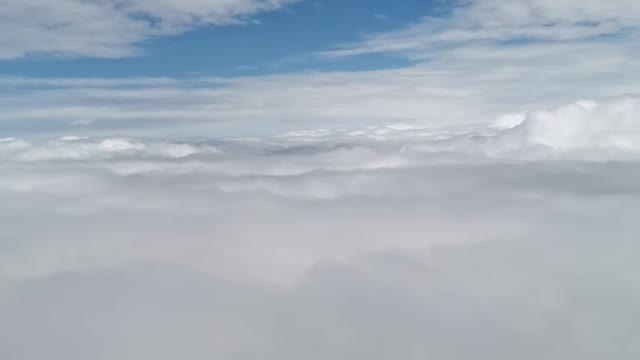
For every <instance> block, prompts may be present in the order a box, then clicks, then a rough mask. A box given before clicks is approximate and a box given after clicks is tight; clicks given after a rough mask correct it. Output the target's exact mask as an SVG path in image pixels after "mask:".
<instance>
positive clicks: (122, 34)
mask: <svg viewBox="0 0 640 360" xmlns="http://www.w3.org/2000/svg"><path fill="white" fill-rule="evenodd" d="M293 1H295V0H186V1H184V0H183V1H174V0H152V1H147V0H127V1H114V0H99V1H81V0H59V1H55V2H51V1H47V0H32V1H28V2H24V1H16V0H4V1H3V2H2V6H1V7H0V33H3V34H11V35H10V36H3V37H2V38H0V59H2V58H4V59H12V58H20V57H24V56H27V55H33V54H45V55H65V56H69V55H70V56H88V57H107V58H117V57H124V56H132V55H135V54H137V53H139V52H140V50H139V48H138V45H139V44H140V43H141V42H142V41H144V40H146V39H148V38H150V37H153V36H163V35H173V34H178V33H180V32H183V31H187V30H189V29H191V28H193V27H195V26H198V25H225V24H231V23H242V22H245V21H246V18H247V17H248V16H252V15H255V14H257V13H259V12H263V11H269V10H274V9H277V8H280V7H282V6H284V5H286V4H288V3H291V2H293Z"/></svg>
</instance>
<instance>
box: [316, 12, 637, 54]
mask: <svg viewBox="0 0 640 360" xmlns="http://www.w3.org/2000/svg"><path fill="white" fill-rule="evenodd" d="M639 25H640V5H638V3H637V2H636V1H633V0H614V1H607V2H602V1H598V0H587V1H574V0H560V1H551V0H534V1H525V0H515V1H509V2H504V1H499V0H476V1H470V2H467V3H465V4H463V5H460V6H459V7H458V8H456V9H454V10H453V11H452V13H451V14H450V15H449V16H447V17H446V18H434V17H425V18H423V19H422V20H421V21H419V22H417V23H416V24H413V25H410V26H408V27H406V28H404V29H400V30H396V31H391V32H387V33H381V34H373V35H370V36H369V37H367V38H366V39H365V40H364V41H362V42H360V43H354V44H348V45H344V46H342V47H340V48H337V49H334V50H330V51H326V52H322V53H320V55H321V56H324V57H329V58H331V57H347V56H355V55H363V54H371V53H405V54H409V55H410V56H412V57H416V56H417V57H422V56H429V55H428V54H429V53H433V52H434V50H435V51H437V50H438V48H440V47H442V46H445V47H448V46H452V45H456V46H460V45H461V44H465V43H473V42H508V41H511V42H513V41H522V42H526V41H552V42H556V41H584V40H588V39H593V38H597V37H599V36H606V35H628V34H629V33H630V32H635V31H636V30H637V28H638V26H639Z"/></svg>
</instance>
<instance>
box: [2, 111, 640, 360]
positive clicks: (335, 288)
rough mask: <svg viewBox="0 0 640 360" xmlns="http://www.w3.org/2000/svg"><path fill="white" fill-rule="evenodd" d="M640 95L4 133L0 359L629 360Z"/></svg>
mask: <svg viewBox="0 0 640 360" xmlns="http://www.w3.org/2000/svg"><path fill="white" fill-rule="evenodd" d="M636 104H637V100H634V99H622V100H613V101H608V102H602V103H599V104H598V103H595V102H593V101H581V102H578V103H575V104H569V105H566V106H562V107H560V108H557V109H550V110H539V111H531V112H529V113H528V114H523V115H521V116H520V117H519V119H517V121H514V120H512V121H510V122H509V127H505V126H503V127H497V126H493V127H492V126H473V127H472V126H437V127H417V126H414V125H408V124H396V125H387V126H376V127H365V128H361V129H349V130H323V129H316V130H308V131H293V132H289V133H284V134H282V135H278V136H271V137H259V138H235V139H234V138H226V139H224V138H219V139H214V138H197V139H194V138H185V139H180V140H179V139H176V138H173V139H171V140H167V139H162V138H160V139H158V138H156V139H154V138H133V137H73V136H65V137H63V138H58V139H49V140H47V139H38V138H33V139H15V138H5V139H2V140H0V158H1V159H2V162H1V164H2V165H0V167H1V169H0V170H1V172H2V177H1V178H0V212H1V213H3V214H5V215H6V216H3V217H1V218H0V227H1V228H2V229H3V230H2V232H3V241H2V243H1V246H2V251H0V274H1V275H2V276H0V317H1V318H2V319H3V321H2V323H0V349H1V350H0V355H1V356H4V357H6V358H8V359H39V358H42V356H49V357H51V356H53V357H56V358H57V357H60V358H67V359H86V358H88V357H89V358H106V359H135V358H147V357H152V358H156V359H172V358H175V357H185V356H186V357H190V358H211V357H215V358H217V359H299V358H301V357H305V358H311V359H316V358H317V359H323V358H327V357H331V358H336V359H388V358H390V357H401V358H406V359H424V358H425V357H435V358H438V359H472V358H473V359H478V358H480V359H513V358H521V359H532V360H533V359H539V358H551V359H561V358H581V359H600V358H603V357H614V358H616V359H634V358H635V356H636V355H637V353H638V351H640V349H638V346H637V342H636V341H635V336H634V334H635V333H637V331H638V328H637V324H638V321H637V320H638V317H640V313H639V312H638V310H637V306H636V305H635V304H637V301H638V300H640V293H638V291H637V289H640V285H639V284H638V280H637V277H636V276H634V275H633V274H635V273H637V270H638V266H637V261H635V258H634V254H636V253H637V252H638V244H637V241H636V239H635V236H634V235H635V234H637V232H638V231H639V230H640V229H638V225H637V221H635V214H636V213H637V211H638V205H637V204H638V199H637V197H638V194H640V187H639V186H638V184H637V181H635V179H637V178H638V176H640V166H639V162H638V160H640V151H639V150H638V147H637V146H628V142H629V141H637V139H636V138H635V137H633V133H632V131H635V130H634V129H636V128H637V126H638V125H637V119H638V117H637V116H635V115H636V112H637V110H636V108H637V106H636ZM513 117H515V118H517V117H518V116H515V115H514V116H513ZM502 124H503V125H504V121H503V122H502ZM620 136H624V137H626V138H625V139H626V141H627V142H620V141H618V140H616V141H613V140H612V139H619V137H620ZM605 160H617V161H615V162H609V161H605ZM33 224H37V226H34V225H33ZM34 344H37V346H34Z"/></svg>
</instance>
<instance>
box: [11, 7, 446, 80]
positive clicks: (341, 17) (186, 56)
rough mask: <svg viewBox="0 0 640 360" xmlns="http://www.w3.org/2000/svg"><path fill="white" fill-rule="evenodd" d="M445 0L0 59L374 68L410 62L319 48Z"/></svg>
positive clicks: (436, 10) (38, 69) (22, 65)
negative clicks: (121, 48)
mask: <svg viewBox="0 0 640 360" xmlns="http://www.w3.org/2000/svg"><path fill="white" fill-rule="evenodd" d="M448 9H450V6H447V5H446V4H443V3H442V2H441V1H437V0H436V1H424V0H407V1H401V2H393V1H385V0H372V1H367V2H362V1H341V0H323V1H304V2H299V3H293V4H289V5H286V6H285V7H284V8H281V9H278V10H276V11H272V12H266V13H262V14H259V15H257V16H255V17H252V19H251V22H249V23H248V24H239V25H230V26H215V25H209V26H202V27H200V28H196V29H193V30H192V31H187V32H184V33H181V34H178V35H173V36H162V37H155V38H151V39H148V40H146V41H144V42H142V43H141V44H140V48H141V50H142V53H141V54H140V55H138V56H132V57H125V58H120V59H99V58H84V57H76V56H65V55H64V54H63V55H61V56H55V55H53V56H52V55H51V54H44V55H38V56H27V57H23V58H19V59H10V60H4V61H0V74H2V75H15V76H26V77H32V76H35V77H130V76H145V77H148V76H170V77H185V76H187V77H188V76H193V75H198V76H237V75H256V74H266V73H272V72H289V71H303V70H370V69H375V68H388V67H397V66H401V65H404V64H405V63H406V62H405V61H404V60H403V59H401V58H399V57H390V56H375V55H373V56H365V57H360V58H349V59H336V60H331V61H328V60H319V59H317V58H316V57H315V56H313V54H314V53H315V52H320V51H325V50H327V49H330V48H332V47H334V46H336V45H339V44H343V43H351V42H356V41H358V40H360V39H361V38H362V37H363V35H365V34H369V33H375V32H382V31H389V30H394V29H398V28H401V27H403V26H406V25H408V24H411V23H414V22H416V21H418V20H419V19H420V18H421V17H423V16H425V15H431V16H441V15H443V14H444V13H445V12H446V11H447V10H448Z"/></svg>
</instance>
